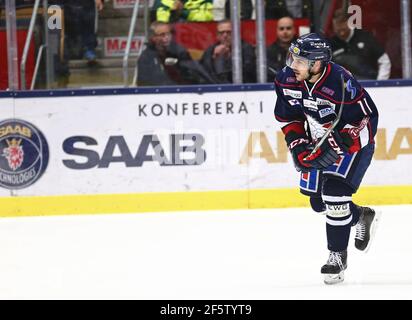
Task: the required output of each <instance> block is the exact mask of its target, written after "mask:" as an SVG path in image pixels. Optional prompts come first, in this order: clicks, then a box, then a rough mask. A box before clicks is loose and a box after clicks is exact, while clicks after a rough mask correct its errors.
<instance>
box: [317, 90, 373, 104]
mask: <svg viewBox="0 0 412 320" xmlns="http://www.w3.org/2000/svg"><path fill="white" fill-rule="evenodd" d="M313 92H314V93H317V94H320V95H321V96H324V97H325V98H328V100H330V101H332V102H333V103H338V104H340V103H341V101H336V100H334V99H332V98H331V97H329V96H327V95H326V94H323V93H322V92H319V91H317V90H314V91H313ZM364 95H365V93H364V92H363V91H362V94H361V95H360V96H359V97H358V99H356V100H352V101H348V102H344V103H343V104H353V103H356V102H358V101H359V100H360V99H362V98H363V96H364Z"/></svg>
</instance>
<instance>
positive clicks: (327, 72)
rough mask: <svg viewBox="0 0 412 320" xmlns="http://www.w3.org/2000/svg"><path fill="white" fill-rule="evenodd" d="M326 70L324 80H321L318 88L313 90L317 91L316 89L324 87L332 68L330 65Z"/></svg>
mask: <svg viewBox="0 0 412 320" xmlns="http://www.w3.org/2000/svg"><path fill="white" fill-rule="evenodd" d="M326 68H327V69H326V73H325V75H324V76H323V78H322V80H320V81H319V82H318V83H317V84H316V87H315V89H313V91H316V88H319V87H320V86H321V85H322V83H324V82H325V80H326V78H327V77H328V76H329V74H330V71H331V69H332V67H331V65H330V64H328V66H327V67H326Z"/></svg>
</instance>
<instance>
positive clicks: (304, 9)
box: [286, 0, 312, 19]
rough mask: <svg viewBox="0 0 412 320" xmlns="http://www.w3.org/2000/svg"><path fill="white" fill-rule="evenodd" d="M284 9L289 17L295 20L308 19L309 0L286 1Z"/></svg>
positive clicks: (309, 10)
mask: <svg viewBox="0 0 412 320" xmlns="http://www.w3.org/2000/svg"><path fill="white" fill-rule="evenodd" d="M286 9H287V11H288V12H289V13H290V15H291V16H292V17H293V18H295V19H297V18H309V17H310V12H311V9H312V1H311V0H286Z"/></svg>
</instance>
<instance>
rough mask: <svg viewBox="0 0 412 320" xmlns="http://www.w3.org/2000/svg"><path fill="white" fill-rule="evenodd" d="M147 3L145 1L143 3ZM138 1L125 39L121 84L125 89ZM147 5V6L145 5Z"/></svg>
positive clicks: (127, 84)
mask: <svg viewBox="0 0 412 320" xmlns="http://www.w3.org/2000/svg"><path fill="white" fill-rule="evenodd" d="M145 2H146V3H147V1H145ZM139 3H140V1H139V0H136V2H135V4H134V7H133V14H132V19H131V21H130V28H129V35H128V37H127V44H126V50H125V52H124V57H123V84H124V86H125V87H128V86H129V55H130V49H131V47H132V41H133V36H134V30H135V28H136V22H137V14H138V13H139ZM146 5H147V4H146Z"/></svg>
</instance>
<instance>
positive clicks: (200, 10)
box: [152, 0, 213, 22]
mask: <svg viewBox="0 0 412 320" xmlns="http://www.w3.org/2000/svg"><path fill="white" fill-rule="evenodd" d="M153 10H154V14H152V20H153V21H159V22H177V21H191V22H204V21H213V0H155V3H154V5H153Z"/></svg>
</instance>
